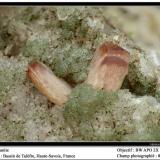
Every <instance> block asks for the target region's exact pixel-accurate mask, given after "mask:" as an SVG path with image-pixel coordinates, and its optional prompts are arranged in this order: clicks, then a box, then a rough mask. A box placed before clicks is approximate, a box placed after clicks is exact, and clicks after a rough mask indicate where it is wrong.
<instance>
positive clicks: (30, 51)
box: [0, 6, 160, 142]
mask: <svg viewBox="0 0 160 160" xmlns="http://www.w3.org/2000/svg"><path fill="white" fill-rule="evenodd" d="M159 26H160V7H156V6H32V7H31V6H17V7H13V6H8V7H7V6H6V7H4V6H0V141H1V142H2V141H5V142H6V141H10V142H13V141H28V142H29V141H38V142H39V141H41V142H64V141H67V142H69V141H74V142H75V141H80V142H82V141H106V142H108V141H114V142H117V141H160V134H159V132H160V27H159Z"/></svg>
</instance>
